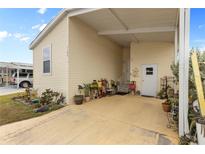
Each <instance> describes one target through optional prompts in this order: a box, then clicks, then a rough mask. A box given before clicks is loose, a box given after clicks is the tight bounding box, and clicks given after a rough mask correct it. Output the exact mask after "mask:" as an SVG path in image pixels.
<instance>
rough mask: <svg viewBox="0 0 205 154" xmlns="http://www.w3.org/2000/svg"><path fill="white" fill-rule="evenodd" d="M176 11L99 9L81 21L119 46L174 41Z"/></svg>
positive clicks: (80, 17) (86, 15) (81, 18)
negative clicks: (132, 43) (133, 42)
mask: <svg viewBox="0 0 205 154" xmlns="http://www.w3.org/2000/svg"><path fill="white" fill-rule="evenodd" d="M177 16H178V9H142V8H128V9H123V8H121V9H117V8H116V9H100V10H97V11H93V12H89V13H85V14H81V15H79V16H78V18H79V19H80V20H82V21H83V22H85V23H86V24H88V25H89V26H91V27H92V28H94V29H95V30H96V31H97V33H98V34H99V35H106V36H108V37H109V38H111V39H112V40H114V41H115V42H117V43H118V44H120V45H122V46H129V44H130V42H131V41H164V42H173V41H174V31H175V27H176V24H177V23H178V18H177Z"/></svg>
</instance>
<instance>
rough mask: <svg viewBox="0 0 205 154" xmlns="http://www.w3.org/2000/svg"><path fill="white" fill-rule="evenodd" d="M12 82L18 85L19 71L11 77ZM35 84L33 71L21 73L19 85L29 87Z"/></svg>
mask: <svg viewBox="0 0 205 154" xmlns="http://www.w3.org/2000/svg"><path fill="white" fill-rule="evenodd" d="M10 82H11V84H14V85H17V82H18V80H17V73H14V74H13V75H12V78H11V81H10ZM32 85H33V73H19V87H22V88H27V87H31V86H32Z"/></svg>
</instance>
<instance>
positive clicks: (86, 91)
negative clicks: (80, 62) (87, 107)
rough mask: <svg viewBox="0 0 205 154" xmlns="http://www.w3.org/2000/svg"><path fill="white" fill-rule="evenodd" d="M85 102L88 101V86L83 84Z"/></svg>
mask: <svg viewBox="0 0 205 154" xmlns="http://www.w3.org/2000/svg"><path fill="white" fill-rule="evenodd" d="M84 94H85V101H86V102H89V101H90V84H84Z"/></svg>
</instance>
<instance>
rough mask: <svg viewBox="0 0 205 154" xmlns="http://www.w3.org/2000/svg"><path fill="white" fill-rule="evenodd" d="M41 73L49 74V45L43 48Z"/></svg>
mask: <svg viewBox="0 0 205 154" xmlns="http://www.w3.org/2000/svg"><path fill="white" fill-rule="evenodd" d="M43 73H44V74H51V47H50V46H48V47H45V48H43Z"/></svg>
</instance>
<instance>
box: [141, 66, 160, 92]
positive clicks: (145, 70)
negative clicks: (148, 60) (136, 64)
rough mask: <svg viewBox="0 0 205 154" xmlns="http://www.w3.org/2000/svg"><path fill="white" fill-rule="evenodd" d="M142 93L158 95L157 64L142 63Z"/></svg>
mask: <svg viewBox="0 0 205 154" xmlns="http://www.w3.org/2000/svg"><path fill="white" fill-rule="evenodd" d="M141 95H144V96H156V95H157V65H156V64H148V65H142V89H141Z"/></svg>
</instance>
